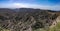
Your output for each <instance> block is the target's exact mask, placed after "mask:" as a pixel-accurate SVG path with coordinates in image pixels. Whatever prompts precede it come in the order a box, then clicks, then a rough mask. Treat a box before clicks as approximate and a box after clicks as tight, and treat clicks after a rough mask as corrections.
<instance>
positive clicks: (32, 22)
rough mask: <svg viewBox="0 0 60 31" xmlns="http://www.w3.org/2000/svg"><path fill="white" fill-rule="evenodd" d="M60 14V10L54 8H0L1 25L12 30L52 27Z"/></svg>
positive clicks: (23, 30)
mask: <svg viewBox="0 0 60 31" xmlns="http://www.w3.org/2000/svg"><path fill="white" fill-rule="evenodd" d="M17 10H18V11H17ZM16 11H17V12H16ZM59 15H60V11H52V10H42V9H32V8H19V9H16V10H15V9H8V8H0V26H1V27H3V28H4V29H9V30H10V31H33V30H35V29H39V28H48V27H50V26H51V25H52V23H53V22H54V21H55V19H56V18H57V17H58V16H59Z"/></svg>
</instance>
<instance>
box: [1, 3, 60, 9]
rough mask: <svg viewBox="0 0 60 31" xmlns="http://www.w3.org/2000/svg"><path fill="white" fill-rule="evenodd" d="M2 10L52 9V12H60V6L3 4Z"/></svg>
mask: <svg viewBox="0 0 60 31" xmlns="http://www.w3.org/2000/svg"><path fill="white" fill-rule="evenodd" d="M0 8H39V9H50V10H60V6H59V5H53V6H49V5H38V4H28V3H9V4H1V5H0Z"/></svg>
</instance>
